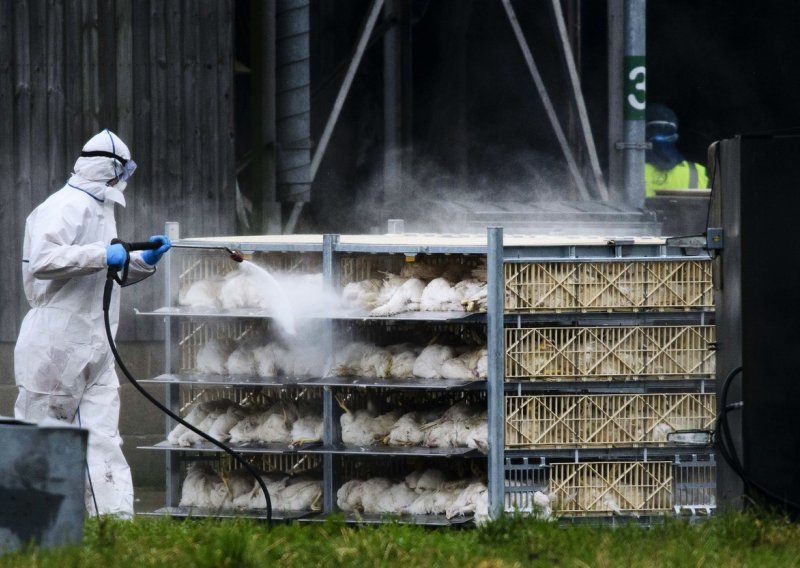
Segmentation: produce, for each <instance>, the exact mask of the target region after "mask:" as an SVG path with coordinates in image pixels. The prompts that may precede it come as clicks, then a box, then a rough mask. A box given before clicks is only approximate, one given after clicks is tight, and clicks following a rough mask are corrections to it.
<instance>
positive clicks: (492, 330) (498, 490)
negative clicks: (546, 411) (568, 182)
mask: <svg viewBox="0 0 800 568" xmlns="http://www.w3.org/2000/svg"><path fill="white" fill-rule="evenodd" d="M486 242H487V253H486V269H487V274H486V281H487V286H488V302H487V307H486V322H487V323H486V325H487V330H486V338H487V341H486V342H487V345H486V348H487V351H488V355H487V357H488V359H489V369H488V379H487V387H486V388H487V392H486V399H487V402H486V404H487V414H488V422H489V424H488V426H489V455H488V466H487V468H488V489H489V516H490V517H491V518H493V519H496V518H498V517H499V516H500V515H501V514H502V513H503V510H504V508H505V507H504V504H505V469H504V456H505V445H506V441H505V404H504V402H505V399H504V393H505V390H504V388H503V387H504V385H505V340H504V339H505V338H504V333H503V310H504V309H505V294H504V291H505V277H504V274H503V229H502V227H489V228H488V229H487V234H486Z"/></svg>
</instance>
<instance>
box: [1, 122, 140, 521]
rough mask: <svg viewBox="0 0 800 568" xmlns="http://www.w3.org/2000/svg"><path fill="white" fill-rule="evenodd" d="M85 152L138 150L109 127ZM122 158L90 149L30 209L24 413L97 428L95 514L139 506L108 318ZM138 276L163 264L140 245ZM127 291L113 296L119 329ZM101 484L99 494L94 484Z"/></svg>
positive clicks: (134, 263) (133, 276)
mask: <svg viewBox="0 0 800 568" xmlns="http://www.w3.org/2000/svg"><path fill="white" fill-rule="evenodd" d="M83 150H84V151H93V150H101V151H106V152H112V153H115V154H117V155H119V156H121V157H122V158H125V159H126V160H127V159H130V151H129V150H128V147H127V146H126V145H125V144H124V143H123V142H122V140H120V139H119V138H118V137H117V136H116V135H115V134H114V133H112V132H110V131H109V130H104V131H102V132H100V133H99V134H97V135H95V136H94V137H93V138H91V139H90V140H89V141H88V142H87V143H86V145H85V146H84V147H83ZM120 172H121V166H120V163H119V162H118V161H117V160H115V159H114V158H109V157H105V156H95V157H81V158H78V160H77V161H76V162H75V167H74V173H73V175H72V176H71V177H70V178H69V181H68V182H67V184H66V185H65V186H64V187H63V188H61V189H60V190H58V191H57V192H55V193H54V194H52V195H51V196H50V197H49V198H47V199H46V200H45V201H44V202H43V203H42V204H40V205H39V206H38V207H36V209H34V210H33V212H32V213H31V214H30V215H29V216H28V218H27V220H26V223H25V238H24V243H23V252H22V254H23V260H22V282H23V286H24V288H25V295H26V296H27V299H28V303H29V304H30V306H31V309H30V311H29V312H28V313H27V315H26V316H25V319H24V320H23V322H22V327H21V329H20V333H19V337H18V338H17V344H16V347H15V349H14V375H15V380H16V384H17V386H18V388H19V395H18V397H17V401H16V405H15V407H14V414H15V416H16V417H17V418H18V419H22V420H29V421H39V420H42V419H43V418H45V417H50V418H54V419H57V420H62V421H65V422H70V423H72V424H76V425H79V426H81V427H83V428H85V429H87V430H89V448H88V455H87V461H88V468H89V477H90V482H91V486H89V484H88V483H87V495H86V507H87V511H89V513H90V514H93V513H100V514H106V513H108V514H116V515H120V516H128V515H132V514H133V484H132V482H131V473H130V468H129V467H128V464H127V462H126V460H125V456H124V455H123V454H122V448H121V446H122V438H121V437H120V435H119V430H118V425H119V407H120V404H119V379H118V378H117V374H116V371H115V364H114V358H113V354H112V353H111V349H110V347H109V345H108V340H107V338H106V332H105V323H104V320H103V301H102V300H103V288H104V286H105V280H106V274H107V269H108V266H107V264H106V247H107V246H108V244H109V243H110V242H111V239H113V238H115V237H116V236H117V225H116V220H115V219H114V204H115V203H119V204H120V205H122V206H123V207H124V206H125V198H124V197H123V195H122V192H121V189H123V188H124V185H123V184H122V182H120V183H119V184H117V188H120V189H117V188H115V187H111V186H108V185H106V182H108V181H109V180H111V179H113V178H114V177H115V176H117V175H119V173H120ZM129 270H130V271H129V282H131V283H132V282H136V281H137V280H141V279H142V278H144V277H146V276H149V275H150V274H152V273H153V272H154V271H155V268H154V267H153V266H150V265H149V264H147V263H146V262H144V261H143V260H142V258H141V253H132V254H131V261H130V269H129ZM119 298H120V296H119V294H118V293H115V294H113V296H112V299H111V306H110V308H109V318H110V323H111V329H112V332H113V334H114V335H116V332H117V324H118V322H119ZM90 489H91V490H93V491H94V495H95V499H96V501H97V508H98V509H99V511H95V507H94V502H93V499H92V497H91V494H90V493H89V490H90Z"/></svg>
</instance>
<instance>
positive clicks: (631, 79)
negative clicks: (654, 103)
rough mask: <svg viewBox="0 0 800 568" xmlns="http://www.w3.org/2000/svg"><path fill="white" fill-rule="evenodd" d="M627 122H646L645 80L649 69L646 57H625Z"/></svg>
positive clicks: (625, 114)
mask: <svg viewBox="0 0 800 568" xmlns="http://www.w3.org/2000/svg"><path fill="white" fill-rule="evenodd" d="M624 63H625V66H624V69H625V112H624V118H625V120H644V108H645V93H646V88H645V78H646V77H647V67H646V65H645V56H644V55H626V56H625V61H624Z"/></svg>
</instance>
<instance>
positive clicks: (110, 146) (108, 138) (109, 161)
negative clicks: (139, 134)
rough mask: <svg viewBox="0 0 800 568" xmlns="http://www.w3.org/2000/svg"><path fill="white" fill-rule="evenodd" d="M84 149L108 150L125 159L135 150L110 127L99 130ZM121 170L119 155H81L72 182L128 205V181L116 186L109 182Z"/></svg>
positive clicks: (95, 194)
mask: <svg viewBox="0 0 800 568" xmlns="http://www.w3.org/2000/svg"><path fill="white" fill-rule="evenodd" d="M82 152H83V153H85V152H107V153H110V154H114V155H116V156H119V157H120V158H123V159H124V160H130V159H131V152H130V150H129V149H128V146H127V145H126V144H125V142H123V141H122V140H120V138H119V136H117V135H116V134H114V133H113V132H111V131H110V130H108V129H105V130H103V131H102V132H100V133H98V134H95V135H94V136H93V137H92V138H91V139H90V140H89V141H88V142H87V143H86V144H85V145H84V146H83V149H82ZM121 173H122V164H121V163H120V162H119V160H117V159H116V158H112V157H109V156H81V157H80V158H78V159H77V161H76V162H75V166H74V167H73V174H72V176H70V178H69V182H68V183H69V184H70V185H72V186H73V187H76V188H79V189H82V190H84V191H86V192H87V193H89V194H90V195H92V196H94V197H97V198H98V199H108V200H109V201H113V202H114V203H119V204H120V205H122V206H123V207H125V197H124V196H123V195H122V189H124V188H125V183H124V182H120V183H118V184H117V186H115V187H112V186H110V185H106V184H107V183H108V182H109V181H111V180H113V179H114V178H116V177H117V176H119V175H120V174H121Z"/></svg>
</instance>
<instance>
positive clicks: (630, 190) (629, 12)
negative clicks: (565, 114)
mask: <svg viewBox="0 0 800 568" xmlns="http://www.w3.org/2000/svg"><path fill="white" fill-rule="evenodd" d="M645 11H646V0H625V47H624V61H623V63H624V67H623V69H624V72H625V78H624V85H625V89H624V93H625V100H624V102H623V108H624V111H623V113H624V118H625V123H624V136H625V138H624V140H623V150H624V152H625V155H624V158H623V170H624V176H625V202H626V203H627V204H628V205H630V206H632V207H635V208H637V209H641V208H642V207H644V191H645V187H644V156H645V138H644V122H645V121H644V111H645V105H646V98H645V94H646V83H645V79H646V77H647V67H646V65H645Z"/></svg>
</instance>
